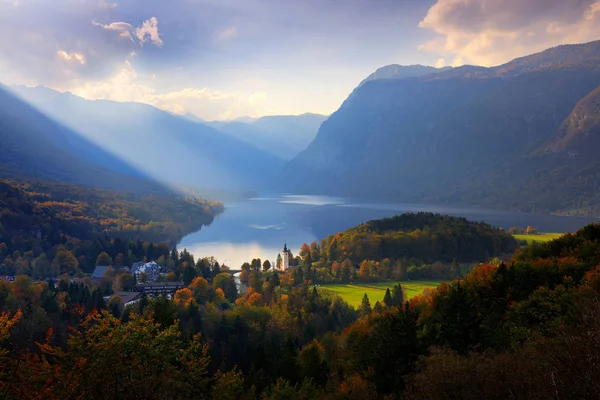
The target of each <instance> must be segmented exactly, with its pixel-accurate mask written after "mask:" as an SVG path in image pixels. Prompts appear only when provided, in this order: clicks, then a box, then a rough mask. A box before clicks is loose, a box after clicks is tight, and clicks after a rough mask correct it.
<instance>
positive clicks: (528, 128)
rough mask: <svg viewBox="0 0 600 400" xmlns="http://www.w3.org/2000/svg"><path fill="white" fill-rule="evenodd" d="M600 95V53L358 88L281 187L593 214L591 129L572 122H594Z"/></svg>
mask: <svg viewBox="0 0 600 400" xmlns="http://www.w3.org/2000/svg"><path fill="white" fill-rule="evenodd" d="M598 86H600V42H592V43H587V44H582V45H569V46H560V47H556V48H553V49H549V50H546V51H544V52H542V53H539V54H534V55H531V56H528V57H523V58H519V59H516V60H514V61H511V62H509V63H507V64H505V65H501V66H498V67H493V68H485V67H474V66H464V67H459V68H452V69H449V70H445V71H440V72H438V73H433V74H427V75H421V76H416V77H415V76H413V77H408V78H401V79H376V80H370V81H366V82H364V83H363V84H362V86H360V87H358V88H357V89H355V90H354V92H353V93H352V94H351V95H350V96H349V97H348V99H347V100H346V101H345V102H344V103H343V105H342V106H341V107H340V109H339V110H338V111H336V112H335V113H334V114H333V115H332V116H331V117H330V118H329V119H328V120H327V121H325V122H324V123H323V124H322V125H321V128H320V129H319V132H318V134H317V136H316V138H315V140H314V141H313V142H312V143H311V144H310V145H309V146H308V148H307V149H306V150H305V151H303V152H302V153H300V154H299V155H298V156H297V157H295V158H294V159H293V160H291V161H289V162H288V163H287V164H286V166H285V167H284V170H283V172H282V174H281V175H280V177H279V179H278V185H279V186H282V185H283V187H285V189H286V190H290V191H294V192H306V193H328V194H342V195H354V196H361V197H371V198H378V199H389V200H395V201H427V202H435V203H450V204H459V203H465V204H473V205H485V206H492V207H498V208H510V209H517V210H523V211H535V212H569V213H572V212H583V211H584V210H587V211H589V207H591V206H593V205H594V204H600V199H599V198H598V196H597V195H595V194H594V193H592V191H593V188H596V186H597V184H596V183H594V184H593V185H591V186H589V184H590V183H591V181H592V180H593V179H594V177H598V176H600V166H599V165H598V163H597V162H596V160H595V157H592V155H591V152H590V151H587V152H581V151H580V150H581V149H582V148H584V147H585V148H587V149H591V148H593V147H590V146H592V145H593V143H594V142H593V140H595V139H594V138H595V137H596V136H595V135H593V134H592V133H591V132H592V130H590V129H591V128H590V127H589V126H588V124H591V125H593V126H597V125H596V124H595V123H594V122H593V121H592V120H590V118H586V119H585V121H586V123H585V124H583V125H582V123H581V117H580V116H581V111H580V110H583V109H585V110H587V111H586V112H587V114H585V115H592V114H590V113H593V112H595V111H593V110H595V109H594V107H595V104H597V95H595V94H594V93H592V92H593V91H595V90H596V89H597V88H598ZM587 96H591V97H590V98H587ZM594 115H595V114H594ZM578 121H579V122H578ZM574 124H575V125H574ZM574 126H577V127H582V129H583V130H584V131H585V132H588V134H585V133H583V134H582V133H581V129H579V128H574ZM575 137H576V138H577V139H576V141H571V139H569V140H568V142H569V143H571V144H575V143H584V144H583V145H578V146H580V147H579V149H580V150H579V151H578V150H577V149H575V150H573V149H571V148H568V146H567V147H565V144H564V143H563V139H559V138H575ZM581 140H583V141H582V142H581ZM578 141H580V142H578ZM560 149H568V150H567V151H566V152H565V151H559V150H560ZM573 151H575V152H573ZM566 160H570V161H569V164H565V161H566Z"/></svg>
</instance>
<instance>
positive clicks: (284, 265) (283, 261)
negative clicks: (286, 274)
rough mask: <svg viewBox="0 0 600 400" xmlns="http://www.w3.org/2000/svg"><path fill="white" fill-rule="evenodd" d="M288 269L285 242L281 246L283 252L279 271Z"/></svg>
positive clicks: (287, 254) (288, 253) (287, 250)
mask: <svg viewBox="0 0 600 400" xmlns="http://www.w3.org/2000/svg"><path fill="white" fill-rule="evenodd" d="M289 267H290V251H289V249H288V247H287V242H285V244H284V245H283V251H282V252H281V270H282V271H285V270H286V269H288V268H289Z"/></svg>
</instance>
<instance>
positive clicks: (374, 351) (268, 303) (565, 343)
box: [0, 224, 600, 400]
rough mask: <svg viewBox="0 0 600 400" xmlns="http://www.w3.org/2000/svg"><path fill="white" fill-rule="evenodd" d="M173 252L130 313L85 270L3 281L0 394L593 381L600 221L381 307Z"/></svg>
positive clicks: (311, 392) (364, 390)
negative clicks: (161, 283) (171, 276)
mask: <svg viewBox="0 0 600 400" xmlns="http://www.w3.org/2000/svg"><path fill="white" fill-rule="evenodd" d="M384 226H386V225H385V224H384ZM394 226H397V225H394ZM380 229H384V228H380ZM169 257H170V260H171V261H170V262H172V263H173V264H174V269H175V270H176V271H178V274H180V276H181V277H182V278H183V279H184V280H185V281H186V284H187V287H186V288H184V289H181V290H179V291H178V292H177V293H176V294H175V296H174V299H173V300H168V299H166V298H161V297H159V298H155V299H150V298H148V299H142V300H141V301H139V302H138V303H136V304H133V305H131V306H127V307H124V304H123V303H122V301H120V299H119V298H118V297H113V298H111V299H110V300H109V301H108V304H106V303H105V302H104V300H103V298H102V296H101V293H100V292H99V291H98V288H97V287H96V286H94V284H93V283H92V282H90V281H86V280H85V279H75V280H73V281H71V280H69V279H66V278H65V279H62V280H61V281H60V282H59V283H58V284H57V285H53V284H47V283H45V282H34V281H33V280H32V279H30V278H28V277H26V276H18V277H17V278H16V279H15V282H6V281H0V312H1V313H2V317H0V342H1V349H2V350H1V352H0V357H2V360H0V361H1V362H0V393H3V396H4V397H5V398H47V399H55V398H56V399H58V398H80V399H108V398H122V399H130V398H131V399H139V398H145V399H172V398H182V399H183V398H206V399H217V398H219V399H265V400H268V399H283V398H286V399H317V398H324V399H400V398H406V399H482V398H485V399H506V398H526V399H548V398H554V399H561V398H578V399H588V398H595V396H596V395H597V393H598V390H599V389H600V383H599V382H600V380H599V379H598V378H599V377H600V376H599V373H598V371H600V359H599V358H598V354H600V341H599V340H598V338H599V337H600V267H598V265H599V264H600V225H598V224H596V225H594V224H593V225H589V226H586V227H584V228H582V229H580V230H579V231H578V232H576V233H575V234H567V235H565V236H563V237H561V238H559V239H556V240H554V241H550V242H548V243H543V244H538V243H536V244H532V245H531V246H528V247H527V248H526V249H524V250H522V251H516V252H515V253H514V254H513V255H512V256H511V257H509V259H507V261H505V262H500V263H497V264H479V265H477V266H476V267H475V268H473V270H472V271H471V272H469V273H468V274H466V275H465V276H464V277H462V278H457V279H455V280H453V281H452V282H449V283H446V284H442V285H441V286H440V287H439V288H438V289H436V290H433V291H429V292H427V293H424V294H422V295H420V296H417V297H415V298H413V299H411V300H410V301H405V299H404V298H403V296H402V287H401V285H398V286H397V287H395V288H394V290H393V294H391V293H390V294H388V293H386V296H385V298H386V301H385V302H384V303H382V304H379V307H377V309H375V308H372V307H371V306H370V304H369V300H368V299H364V301H363V304H362V305H361V306H360V307H359V308H358V309H357V310H355V309H354V308H352V307H350V306H348V304H346V303H345V302H343V301H342V300H341V299H340V298H337V297H333V296H330V295H327V294H324V293H319V292H318V291H317V290H316V288H315V287H314V285H313V284H312V282H311V281H310V279H308V278H307V276H308V275H309V274H308V272H309V271H308V265H306V266H305V265H298V266H297V267H295V268H290V269H289V270H287V271H285V272H277V271H273V269H272V268H269V267H270V266H269V265H268V264H267V263H264V264H263V265H261V263H260V262H259V261H258V260H255V261H254V262H252V263H249V265H248V266H247V267H246V269H245V270H246V271H248V279H247V280H248V284H249V286H250V288H249V290H248V291H247V292H246V293H245V294H240V293H238V291H237V288H236V286H235V283H234V281H233V278H232V277H231V275H230V274H228V273H227V272H223V271H222V270H220V269H219V266H218V264H215V263H213V262H212V260H211V259H210V258H209V259H202V260H194V258H193V256H192V255H191V254H189V253H188V252H186V251H181V252H179V251H176V250H174V251H172V252H171V253H170V255H169ZM304 257H307V256H306V255H305V256H304ZM301 258H302V257H301ZM298 271H301V272H298ZM116 279H117V280H118V276H117V277H116Z"/></svg>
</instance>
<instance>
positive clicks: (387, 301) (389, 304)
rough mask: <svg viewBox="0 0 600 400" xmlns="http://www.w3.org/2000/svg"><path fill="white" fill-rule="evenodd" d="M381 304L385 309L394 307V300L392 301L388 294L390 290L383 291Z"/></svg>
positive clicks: (390, 295)
mask: <svg viewBox="0 0 600 400" xmlns="http://www.w3.org/2000/svg"><path fill="white" fill-rule="evenodd" d="M383 302H384V303H385V307H386V308H390V307H392V306H393V305H394V300H393V299H392V294H391V293H390V288H387V290H386V291H385V296H384V297H383Z"/></svg>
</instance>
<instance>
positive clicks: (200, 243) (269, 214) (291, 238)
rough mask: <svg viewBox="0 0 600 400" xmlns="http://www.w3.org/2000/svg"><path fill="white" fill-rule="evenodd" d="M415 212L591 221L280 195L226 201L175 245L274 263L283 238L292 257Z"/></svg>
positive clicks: (516, 220) (494, 219)
mask: <svg viewBox="0 0 600 400" xmlns="http://www.w3.org/2000/svg"><path fill="white" fill-rule="evenodd" d="M418 211H428V212H435V213H440V214H448V215H454V216H461V217H466V218H468V219H470V220H473V221H485V222H487V223H489V224H492V225H494V226H499V227H502V228H505V229H508V228H510V227H511V226H519V227H525V226H527V225H531V226H533V227H536V228H538V230H539V231H541V232H574V231H575V230H577V229H578V228H580V227H581V226H583V225H586V224H588V223H590V222H592V220H591V219H590V218H584V217H563V216H556V215H543V214H525V213H514V212H505V211H496V210H485V209H474V208H453V207H444V206H427V205H415V204H384V203H365V202H361V201H354V200H352V199H348V198H339V197H329V196H300V195H285V194H278V195H268V196H265V197H260V198H254V199H248V200H244V201H239V202H235V203H230V204H225V212H224V213H223V214H221V215H220V216H218V217H217V218H216V219H215V221H214V222H213V223H212V225H210V226H208V227H204V228H202V230H200V231H198V232H196V233H193V234H190V235H188V236H186V237H185V238H183V240H182V241H181V243H180V244H179V245H178V248H179V249H184V248H187V249H188V251H190V252H191V253H192V254H194V256H195V257H196V258H198V257H207V256H214V257H215V258H216V259H217V260H218V261H219V262H220V263H224V264H225V265H227V266H229V267H231V268H233V269H237V268H239V267H240V266H241V265H242V264H243V263H244V262H247V261H248V262H249V261H250V260H252V259H253V258H260V259H262V260H266V259H268V260H270V261H271V262H274V260H275V259H276V257H277V254H278V253H279V252H280V251H281V249H282V248H283V245H284V243H285V242H287V244H288V247H290V249H291V250H292V252H293V253H294V255H295V254H297V253H298V250H299V249H300V247H301V246H302V244H303V243H310V242H312V241H313V240H321V239H323V238H325V237H326V236H328V235H330V234H332V233H336V232H339V231H343V230H346V229H348V228H350V227H352V226H355V225H358V224H360V223H363V222H367V221H369V220H372V219H377V218H383V217H391V216H394V215H397V214H402V213H405V212H418Z"/></svg>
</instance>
